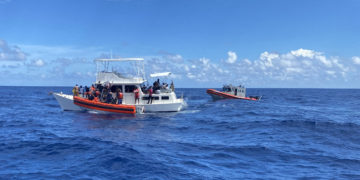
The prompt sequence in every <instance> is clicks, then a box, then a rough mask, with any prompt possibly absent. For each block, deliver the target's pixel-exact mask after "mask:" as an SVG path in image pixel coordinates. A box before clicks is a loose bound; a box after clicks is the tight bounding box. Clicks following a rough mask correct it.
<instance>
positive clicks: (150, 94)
mask: <svg viewBox="0 0 360 180" xmlns="http://www.w3.org/2000/svg"><path fill="white" fill-rule="evenodd" d="M148 92H149V100H148V104H149V103H150V104H152V98H153V97H152V94H153V88H152V86H150V87H149V90H148Z"/></svg>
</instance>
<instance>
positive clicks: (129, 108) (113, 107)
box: [74, 96, 136, 114]
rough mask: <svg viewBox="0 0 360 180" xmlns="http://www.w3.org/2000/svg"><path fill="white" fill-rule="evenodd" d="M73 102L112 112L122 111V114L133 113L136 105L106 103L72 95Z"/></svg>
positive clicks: (89, 107) (85, 106)
mask: <svg viewBox="0 0 360 180" xmlns="http://www.w3.org/2000/svg"><path fill="white" fill-rule="evenodd" d="M74 104H76V105H78V106H81V107H84V108H88V109H94V110H98V111H106V112H113V113H124V114H135V113H136V107H135V106H134V105H124V104H107V103H102V102H96V101H91V100H88V99H84V98H80V97H76V96H74Z"/></svg>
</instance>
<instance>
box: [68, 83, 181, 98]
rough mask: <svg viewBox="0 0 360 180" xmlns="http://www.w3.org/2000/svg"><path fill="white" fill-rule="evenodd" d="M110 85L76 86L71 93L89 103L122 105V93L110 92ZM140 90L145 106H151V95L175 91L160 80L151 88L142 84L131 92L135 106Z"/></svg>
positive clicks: (117, 90) (117, 89)
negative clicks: (143, 94)
mask: <svg viewBox="0 0 360 180" xmlns="http://www.w3.org/2000/svg"><path fill="white" fill-rule="evenodd" d="M111 87H112V86H111V84H110V83H107V84H105V85H104V86H102V85H100V84H99V85H97V86H96V87H95V85H94V84H92V85H91V86H90V87H88V86H85V87H83V86H78V85H77V84H76V85H75V86H74V88H73V89H72V93H73V95H74V96H79V97H83V98H86V99H89V100H91V101H96V102H103V103H109V104H122V101H123V97H124V95H123V92H122V90H121V89H120V88H116V90H115V92H112V89H111ZM140 89H141V92H143V93H145V94H148V102H147V104H152V101H153V94H154V93H156V94H159V93H160V92H161V91H165V92H166V91H170V90H171V91H175V87H174V83H173V82H171V85H170V88H169V86H168V84H167V83H162V85H161V84H160V80H159V79H157V80H156V81H155V82H154V83H153V86H149V87H147V86H145V85H144V84H143V85H142V86H141V88H138V87H136V88H135V89H134V90H133V93H134V97H135V104H137V103H139V104H140ZM113 94H114V95H115V98H114V97H113Z"/></svg>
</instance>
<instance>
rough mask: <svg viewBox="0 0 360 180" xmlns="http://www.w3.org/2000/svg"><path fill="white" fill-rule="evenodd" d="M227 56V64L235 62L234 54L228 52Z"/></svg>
mask: <svg viewBox="0 0 360 180" xmlns="http://www.w3.org/2000/svg"><path fill="white" fill-rule="evenodd" d="M228 56H229V57H228V59H227V61H226V62H228V63H230V64H232V63H235V62H236V60H237V55H236V53H235V52H233V51H229V52H228Z"/></svg>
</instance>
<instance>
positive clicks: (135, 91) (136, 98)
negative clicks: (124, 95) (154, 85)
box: [134, 88, 140, 104]
mask: <svg viewBox="0 0 360 180" xmlns="http://www.w3.org/2000/svg"><path fill="white" fill-rule="evenodd" d="M139 92H140V90H139V88H136V89H135V90H134V94H135V104H136V101H138V103H139V104H140V98H139Z"/></svg>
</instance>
